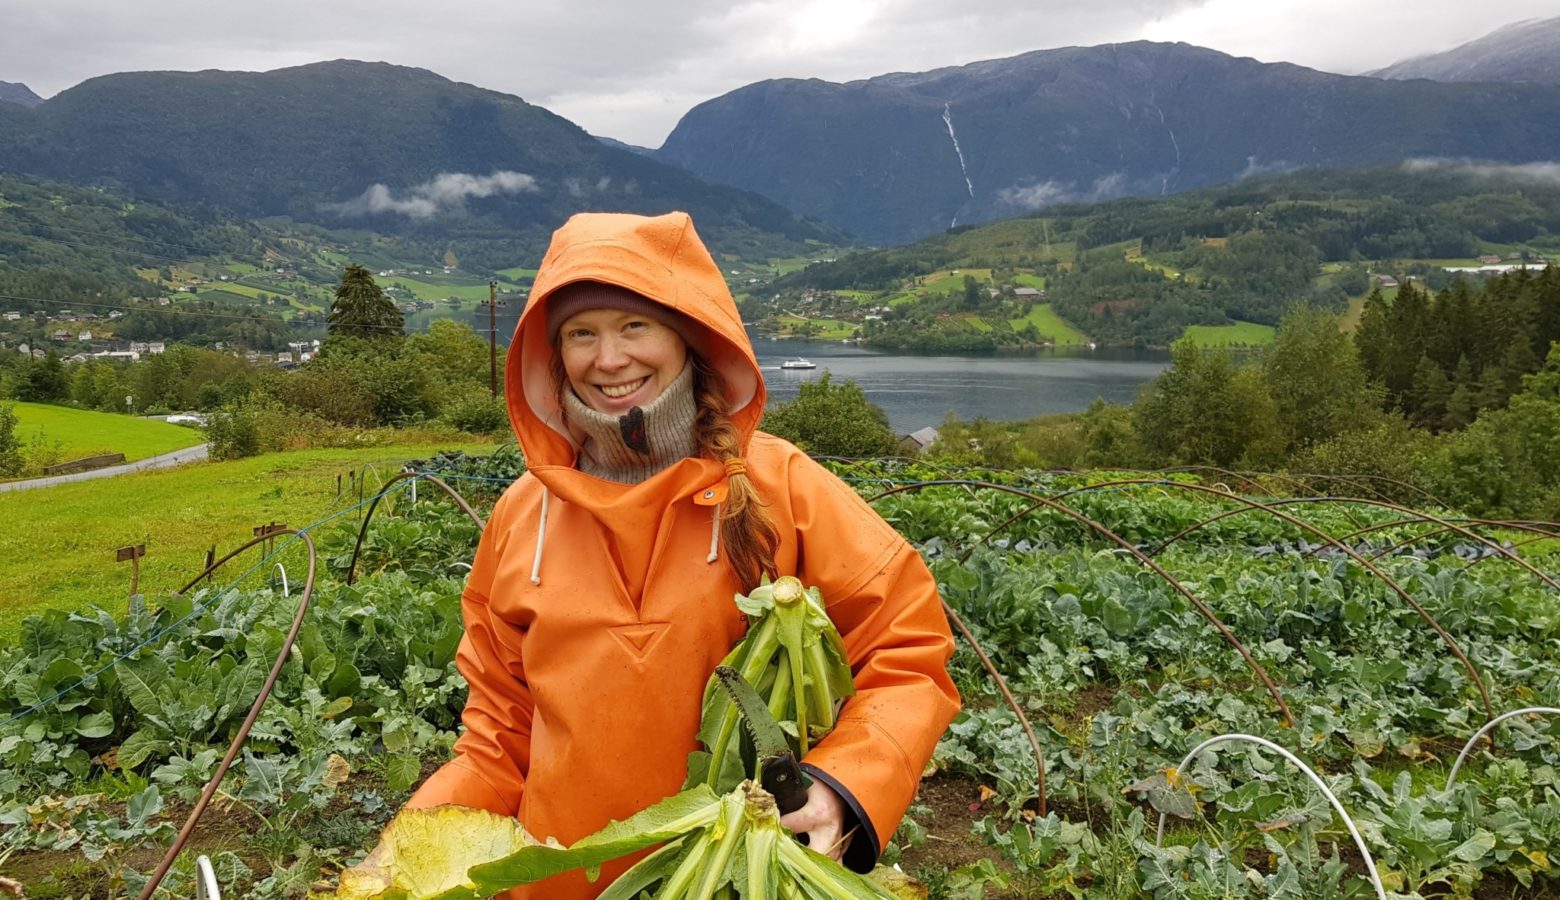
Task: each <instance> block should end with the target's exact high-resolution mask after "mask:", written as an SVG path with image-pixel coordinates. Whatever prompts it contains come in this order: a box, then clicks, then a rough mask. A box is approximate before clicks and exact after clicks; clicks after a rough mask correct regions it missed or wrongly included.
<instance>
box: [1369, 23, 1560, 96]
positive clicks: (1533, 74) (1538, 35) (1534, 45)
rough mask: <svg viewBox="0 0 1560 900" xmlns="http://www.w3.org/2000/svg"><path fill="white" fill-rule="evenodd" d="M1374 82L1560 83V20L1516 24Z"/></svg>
mask: <svg viewBox="0 0 1560 900" xmlns="http://www.w3.org/2000/svg"><path fill="white" fill-rule="evenodd" d="M1367 74H1368V75H1370V76H1371V77H1374V78H1389V79H1406V78H1427V79H1429V80H1431V81H1443V82H1457V81H1499V82H1511V83H1518V84H1560V16H1556V17H1554V18H1552V19H1526V20H1524V21H1521V22H1512V23H1510V24H1508V25H1503V26H1501V27H1500V28H1497V29H1496V30H1494V31H1492V32H1490V33H1489V34H1486V35H1484V36H1483V37H1479V38H1475V39H1473V40H1471V41H1468V42H1466V43H1464V44H1459V45H1458V46H1456V47H1453V48H1452V49H1450V50H1445V51H1442V52H1440V53H1427V54H1424V55H1422V56H1415V57H1411V58H1409V59H1405V60H1403V61H1401V62H1396V63H1393V64H1392V65H1390V66H1387V67H1385V68H1382V69H1377V70H1375V71H1373V72H1369V73H1367Z"/></svg>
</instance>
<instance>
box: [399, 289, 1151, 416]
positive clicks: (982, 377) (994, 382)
mask: <svg viewBox="0 0 1560 900" xmlns="http://www.w3.org/2000/svg"><path fill="white" fill-rule="evenodd" d="M451 312H454V313H455V315H454V318H456V319H458V320H460V321H464V322H467V323H469V324H470V325H471V327H472V330H474V331H475V332H476V333H477V334H479V335H482V336H484V337H485V336H486V335H487V330H488V320H487V310H486V308H485V307H484V308H482V309H480V310H471V309H467V310H453V311H451V310H443V309H440V310H434V311H432V312H420V313H415V314H413V315H410V316H407V327H408V328H409V329H416V330H422V329H426V328H427V327H428V322H429V321H431V320H432V319H435V318H451V315H450V313H451ZM519 314H520V304H518V303H515V304H512V306H511V307H507V308H506V307H504V306H500V307H499V310H498V339H499V343H500V344H504V345H507V344H508V343H509V336H510V335H511V334H513V333H514V329H515V322H516V321H517V320H518V318H519ZM749 336H750V337H751V338H752V340H753V349H754V351H755V353H756V354H757V356H758V364H759V367H760V368H761V369H762V370H763V373H764V382H765V384H766V385H767V386H768V389H769V398H770V400H771V401H772V402H773V401H777V400H789V399H791V398H793V397H795V396H796V395H797V392H798V391H799V390H800V389H801V386H802V384H803V383H804V382H807V381H812V380H816V379H817V378H818V377H820V376H821V375H822V374H823V373H824V372H825V371H827V372H829V373H830V377H831V378H832V379H833V380H834V381H844V380H845V379H850V380H851V381H854V382H855V383H856V384H857V385H858V386H860V387H861V390H862V391H863V392H864V393H865V394H866V395H867V399H869V400H871V401H872V402H873V403H876V404H877V405H878V406H880V407H882V408H883V411H884V412H885V413H887V414H888V421H889V424H890V425H891V426H892V427H893V429H894V431H896V432H898V433H900V434H908V433H909V432H912V431H915V430H917V429H920V428H925V427H926V426H928V425H933V426H935V425H939V424H941V423H942V421H943V419H944V418H946V417H947V415H948V413H949V412H950V411H952V412H955V413H958V415H959V418H961V419H974V418H977V417H982V416H983V417H985V418H988V419H1028V418H1033V417H1034V416H1039V415H1045V414H1046V413H1057V412H1077V411H1079V410H1082V409H1086V408H1087V407H1088V405H1089V404H1090V403H1093V402H1094V400H1095V398H1097V397H1103V398H1104V399H1105V400H1106V402H1109V403H1130V402H1131V401H1132V398H1133V397H1135V396H1137V391H1138V388H1140V387H1141V386H1142V385H1143V384H1144V383H1146V382H1148V381H1151V380H1152V379H1153V378H1155V377H1156V376H1157V375H1158V374H1159V373H1160V372H1162V371H1164V369H1165V367H1166V366H1168V365H1169V364H1170V355H1169V354H1168V353H1163V352H1134V351H1131V350H1095V351H1090V350H1056V351H1040V352H1036V353H1030V354H1024V355H1016V354H1002V355H982V356H973V355H967V356H911V355H902V354H893V353H880V352H877V351H874V350H868V349H865V348H862V347H858V346H856V345H855V344H843V343H829V342H824V341H785V340H771V339H769V338H767V337H764V336H762V335H757V334H750V335H749ZM795 357H803V358H806V359H808V360H810V361H812V362H814V363H817V365H818V368H816V369H806V370H783V369H781V368H780V364H781V363H783V362H785V361H786V360H787V359H792V358H795Z"/></svg>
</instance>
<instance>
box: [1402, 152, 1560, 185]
mask: <svg viewBox="0 0 1560 900" xmlns="http://www.w3.org/2000/svg"><path fill="white" fill-rule="evenodd" d="M1403 171H1405V172H1461V173H1463V174H1466V175H1473V176H1474V177H1477V178H1500V179H1503V180H1507V181H1512V180H1515V181H1534V182H1539V183H1543V184H1560V162H1533V163H1485V162H1474V161H1473V160H1469V159H1444V158H1436V157H1423V158H1419V159H1409V160H1404V161H1403Z"/></svg>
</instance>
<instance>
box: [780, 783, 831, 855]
mask: <svg viewBox="0 0 1560 900" xmlns="http://www.w3.org/2000/svg"><path fill="white" fill-rule="evenodd" d="M780 824H781V825H784V826H785V827H786V828H789V829H791V831H793V832H795V833H796V834H797V835H798V836H800V835H803V834H805V835H807V840H806V844H807V846H809V847H811V848H812V849H814V850H816V851H818V852H819V853H822V854H823V855H825V856H827V857H830V858H831V859H833V860H834V861H835V862H839V860H840V857H842V856H844V855H845V845H846V844H847V843H848V836H847V835H845V834H842V832H843V831H844V830H845V801H844V800H841V799H840V795H839V794H836V793H834V789H833V788H831V787H829V786H828V785H826V784H824V783H823V782H821V781H819V780H817V779H813V783H812V786H811V787H809V788H808V789H807V802H806V803H805V804H803V806H802V808H801V809H798V810H795V811H793V812H790V813H787V814H785V815H783V816H781V817H780Z"/></svg>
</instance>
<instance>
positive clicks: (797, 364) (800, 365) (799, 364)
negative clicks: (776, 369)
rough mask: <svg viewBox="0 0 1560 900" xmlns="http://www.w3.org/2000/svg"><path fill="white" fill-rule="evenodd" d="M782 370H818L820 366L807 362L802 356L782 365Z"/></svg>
mask: <svg viewBox="0 0 1560 900" xmlns="http://www.w3.org/2000/svg"><path fill="white" fill-rule="evenodd" d="M780 368H782V369H816V368H818V364H817V363H814V362H808V361H807V360H805V359H802V358H801V357H800V356H798V357H796V358H795V359H788V360H786V361H785V362H783V363H781V364H780Z"/></svg>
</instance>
